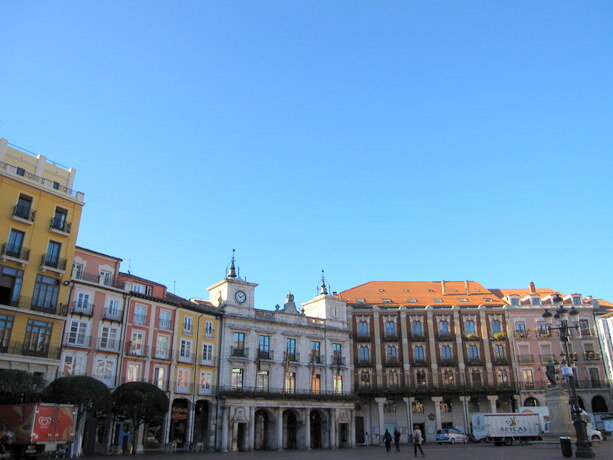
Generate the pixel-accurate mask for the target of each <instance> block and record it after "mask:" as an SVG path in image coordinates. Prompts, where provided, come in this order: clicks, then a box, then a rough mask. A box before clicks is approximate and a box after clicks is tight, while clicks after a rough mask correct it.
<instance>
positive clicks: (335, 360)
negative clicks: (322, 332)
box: [330, 353, 346, 369]
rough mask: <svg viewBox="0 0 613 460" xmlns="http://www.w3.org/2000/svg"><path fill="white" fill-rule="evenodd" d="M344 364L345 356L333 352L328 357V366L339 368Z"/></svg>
mask: <svg viewBox="0 0 613 460" xmlns="http://www.w3.org/2000/svg"><path fill="white" fill-rule="evenodd" d="M345 364H346V363H345V357H344V356H341V355H340V354H336V353H334V354H333V355H332V356H331V357H330V368H333V369H334V368H336V369H340V368H341V367H343V366H345Z"/></svg>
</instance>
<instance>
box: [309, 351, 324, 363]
mask: <svg viewBox="0 0 613 460" xmlns="http://www.w3.org/2000/svg"><path fill="white" fill-rule="evenodd" d="M323 363H324V360H323V358H322V356H321V353H319V352H314V351H313V350H312V351H311V354H310V356H309V364H323Z"/></svg>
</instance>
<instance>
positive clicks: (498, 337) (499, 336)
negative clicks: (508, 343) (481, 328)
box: [492, 332, 507, 341]
mask: <svg viewBox="0 0 613 460" xmlns="http://www.w3.org/2000/svg"><path fill="white" fill-rule="evenodd" d="M492 340H499V341H502V340H507V335H506V334H505V333H504V332H495V333H494V334H492Z"/></svg>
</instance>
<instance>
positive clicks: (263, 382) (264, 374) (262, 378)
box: [256, 370, 268, 391]
mask: <svg viewBox="0 0 613 460" xmlns="http://www.w3.org/2000/svg"><path fill="white" fill-rule="evenodd" d="M256 388H257V389H258V390H259V391H268V371H262V370H260V371H258V375H257V381H256Z"/></svg>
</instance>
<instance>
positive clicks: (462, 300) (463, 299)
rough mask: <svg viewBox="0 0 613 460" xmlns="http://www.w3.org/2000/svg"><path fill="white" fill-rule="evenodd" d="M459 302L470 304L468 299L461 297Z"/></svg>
mask: <svg viewBox="0 0 613 460" xmlns="http://www.w3.org/2000/svg"><path fill="white" fill-rule="evenodd" d="M458 300H459V301H460V302H468V299H467V298H466V297H460V298H459V299H458Z"/></svg>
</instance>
